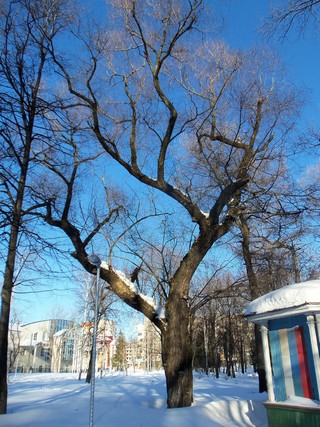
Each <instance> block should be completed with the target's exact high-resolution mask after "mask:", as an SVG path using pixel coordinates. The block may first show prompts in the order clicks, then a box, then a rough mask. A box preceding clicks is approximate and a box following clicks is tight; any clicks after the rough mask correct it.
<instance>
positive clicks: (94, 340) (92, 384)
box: [88, 255, 101, 427]
mask: <svg viewBox="0 0 320 427" xmlns="http://www.w3.org/2000/svg"><path fill="white" fill-rule="evenodd" d="M93 258H94V259H93ZM88 259H89V261H90V262H91V263H92V264H94V265H96V267H97V277H96V281H95V283H96V286H95V301H94V323H93V334H92V335H93V336H92V364H91V380H90V419H89V427H93V419H94V388H95V379H96V375H95V373H96V372H95V371H96V349H97V331H98V300H99V293H100V289H99V281H100V264H101V260H100V259H99V258H98V257H96V256H94V255H93V256H92V258H91V259H90V257H89V258H88Z"/></svg>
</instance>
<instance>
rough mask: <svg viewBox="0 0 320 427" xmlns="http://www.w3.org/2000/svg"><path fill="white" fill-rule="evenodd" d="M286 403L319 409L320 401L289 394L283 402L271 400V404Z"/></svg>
mask: <svg viewBox="0 0 320 427" xmlns="http://www.w3.org/2000/svg"><path fill="white" fill-rule="evenodd" d="M277 404H279V405H288V406H295V407H299V408H314V409H320V402H319V401H316V400H312V399H307V398H306V397H300V396H292V395H290V396H289V397H288V399H287V400H285V401H284V402H272V405H277Z"/></svg>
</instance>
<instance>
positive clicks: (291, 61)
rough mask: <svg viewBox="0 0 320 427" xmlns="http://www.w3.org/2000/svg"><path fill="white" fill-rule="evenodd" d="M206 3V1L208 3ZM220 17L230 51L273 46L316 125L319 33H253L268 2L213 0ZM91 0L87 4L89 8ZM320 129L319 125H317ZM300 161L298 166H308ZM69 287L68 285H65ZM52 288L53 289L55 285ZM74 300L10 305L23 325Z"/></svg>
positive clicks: (56, 296)
mask: <svg viewBox="0 0 320 427" xmlns="http://www.w3.org/2000/svg"><path fill="white" fill-rule="evenodd" d="M208 1H210V0H208ZM214 3H215V4H217V6H218V7H219V11H220V13H221V14H222V15H225V16H226V21H225V25H224V28H223V32H222V33H221V34H220V37H221V38H223V39H225V40H226V41H227V42H228V44H229V45H230V46H232V47H234V48H241V49H242V48H249V47H252V46H255V45H258V46H263V45H268V46H269V47H270V45H271V46H274V48H275V49H277V50H278V51H279V52H280V54H281V57H282V59H283V62H284V64H285V65H286V66H287V69H288V78H289V79H290V80H291V81H292V82H294V83H295V84H296V85H297V86H298V87H306V88H308V90H309V92H308V102H307V105H306V107H305V108H304V112H303V117H302V119H303V120H302V121H301V126H306V125H307V124H308V123H315V124H318V123H319V119H320V84H319V77H318V76H319V69H320V55H319V52H320V32H319V34H314V33H313V31H312V30H309V31H307V32H306V34H305V36H304V37H298V35H297V34H296V33H295V32H291V33H290V34H289V36H288V38H287V39H286V40H283V41H279V40H276V39H267V38H266V37H263V35H262V34H261V33H259V31H258V30H257V27H258V26H259V25H260V24H261V23H262V19H263V17H264V16H266V14H267V12H268V5H269V1H268V0H217V1H214ZM92 5H94V1H93V2H91V6H92ZM318 127H320V126H318ZM308 162H309V159H308V160H307V158H306V163H305V162H304V159H302V164H304V165H305V166H308ZM79 269H80V267H79ZM68 286H69V284H68ZM55 287H56V286H55ZM76 301H77V300H76V297H75V296H74V295H73V294H72V293H71V292H64V291H63V290H62V291H61V292H50V293H39V294H36V293H35V294H25V295H23V296H19V295H17V296H16V297H15V299H14V304H13V306H14V307H15V308H16V309H17V311H18V312H21V313H23V314H22V316H21V315H20V316H21V317H22V321H23V322H31V321H36V320H40V319H43V318H47V317H51V316H52V313H53V310H54V308H55V309H59V308H61V309H62V313H65V314H66V315H69V314H71V313H73V312H74V311H75V309H76Z"/></svg>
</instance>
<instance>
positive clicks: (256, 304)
mask: <svg viewBox="0 0 320 427" xmlns="http://www.w3.org/2000/svg"><path fill="white" fill-rule="evenodd" d="M319 303H320V280H309V281H307V282H302V283H295V284H293V285H288V286H284V287H283V288H280V289H277V290H276V291H273V292H269V293H268V294H266V295H263V296H261V297H260V298H257V299H256V300H254V301H252V302H251V303H250V304H249V305H248V306H247V308H246V310H245V315H246V316H249V315H251V314H262V313H267V312H270V311H275V310H282V309H286V308H290V307H298V306H301V305H304V304H319Z"/></svg>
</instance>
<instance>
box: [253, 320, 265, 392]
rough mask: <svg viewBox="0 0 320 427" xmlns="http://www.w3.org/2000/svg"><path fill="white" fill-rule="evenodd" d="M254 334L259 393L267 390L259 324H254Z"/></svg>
mask: <svg viewBox="0 0 320 427" xmlns="http://www.w3.org/2000/svg"><path fill="white" fill-rule="evenodd" d="M254 335H255V342H256V362H257V373H258V378H259V393H263V392H265V391H268V389H267V379H266V371H265V369H264V357H263V348H262V337H261V332H260V325H256V324H255V325H254Z"/></svg>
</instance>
